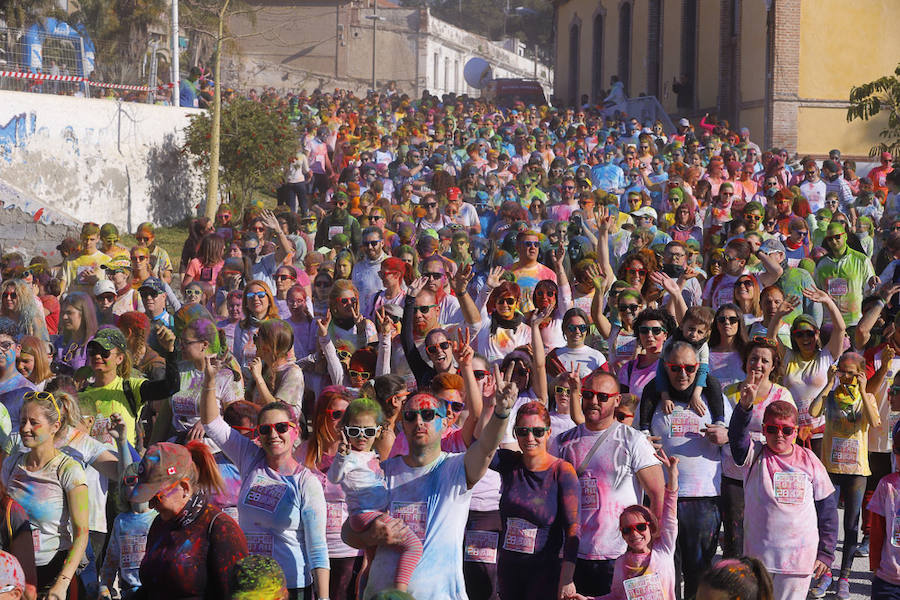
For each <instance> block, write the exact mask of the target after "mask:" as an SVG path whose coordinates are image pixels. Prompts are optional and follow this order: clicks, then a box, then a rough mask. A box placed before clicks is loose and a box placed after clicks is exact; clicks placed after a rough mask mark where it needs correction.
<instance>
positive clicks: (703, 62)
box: [696, 0, 721, 108]
mask: <svg viewBox="0 0 900 600" xmlns="http://www.w3.org/2000/svg"><path fill="white" fill-rule="evenodd" d="M720 12H721V6H720V5H719V0H699V2H698V3H697V20H698V24H697V69H696V73H697V107H698V108H711V107H714V106H716V104H717V102H718V99H719V55H720V52H719V25H720V23H719V13H720Z"/></svg>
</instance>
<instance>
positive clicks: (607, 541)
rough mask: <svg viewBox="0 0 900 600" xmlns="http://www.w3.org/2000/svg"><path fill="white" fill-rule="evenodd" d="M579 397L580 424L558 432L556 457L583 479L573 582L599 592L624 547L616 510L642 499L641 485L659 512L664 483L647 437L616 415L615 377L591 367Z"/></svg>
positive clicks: (581, 590)
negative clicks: (573, 466) (618, 419)
mask: <svg viewBox="0 0 900 600" xmlns="http://www.w3.org/2000/svg"><path fill="white" fill-rule="evenodd" d="M581 398H582V400H581V407H582V410H583V411H584V423H583V424H582V425H579V426H578V427H575V428H574V429H570V430H568V431H566V432H565V433H562V434H561V435H560V436H559V437H557V443H558V444H559V457H560V458H562V459H564V460H567V461H569V462H570V463H572V464H573V465H575V470H576V472H577V473H578V480H579V482H580V484H581V506H580V516H581V543H580V544H579V547H578V561H577V562H576V564H575V587H576V588H577V589H578V592H579V593H580V594H584V595H590V596H601V595H603V594H607V593H609V591H610V587H611V586H612V577H613V569H614V567H615V562H616V558H618V557H619V556H621V555H622V554H623V553H624V552H625V550H626V546H625V541H624V540H623V539H622V535H621V534H620V533H619V515H620V514H621V513H622V510H623V509H624V508H626V507H628V506H631V505H632V504H640V502H641V493H640V492H641V489H643V491H644V492H645V493H646V494H647V496H649V498H650V506H651V510H653V512H654V513H655V514H656V515H659V514H660V512H661V510H662V501H663V494H664V486H665V483H664V479H663V471H662V466H661V465H660V464H659V461H658V460H657V459H656V457H654V455H653V454H654V452H653V446H652V445H651V444H650V442H649V441H648V440H647V438H646V437H645V436H644V435H643V434H642V433H640V432H639V431H638V430H637V429H633V428H631V427H627V426H625V425H622V424H621V423H619V422H618V421H616V419H615V412H616V407H617V406H618V405H619V383H618V382H617V381H616V378H615V376H613V375H611V374H610V373H607V372H605V371H601V370H597V371H594V372H593V373H591V374H590V375H588V377H587V378H586V379H585V381H584V387H583V389H582V392H581ZM601 505H602V506H601Z"/></svg>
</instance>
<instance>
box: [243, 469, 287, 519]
mask: <svg viewBox="0 0 900 600" xmlns="http://www.w3.org/2000/svg"><path fill="white" fill-rule="evenodd" d="M287 487H288V486H287V484H286V483H281V482H280V481H275V480H274V479H270V478H268V477H266V476H265V475H263V474H261V473H260V474H258V475H257V476H256V480H255V481H254V482H253V485H251V486H250V489H249V490H247V495H246V497H245V498H244V504H245V505H247V506H253V507H255V508H259V509H261V510H264V511H266V512H275V507H276V506H278V503H279V502H281V498H282V497H283V496H284V494H285V493H286V492H287Z"/></svg>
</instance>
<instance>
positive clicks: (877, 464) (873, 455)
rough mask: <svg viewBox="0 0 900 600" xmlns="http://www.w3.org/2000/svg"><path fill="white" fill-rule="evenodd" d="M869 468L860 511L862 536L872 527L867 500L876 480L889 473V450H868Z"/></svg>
mask: <svg viewBox="0 0 900 600" xmlns="http://www.w3.org/2000/svg"><path fill="white" fill-rule="evenodd" d="M869 469H871V471H872V474H871V475H869V477H868V478H867V479H866V493H865V494H864V495H863V513H862V533H863V535H864V536H867V537H868V535H869V530H870V529H871V527H872V513H870V512H869V511H868V510H866V508H865V507H866V506H868V505H869V500H871V499H872V495H873V494H874V493H875V488H876V487H878V482H879V481H881V478H882V477H884V476H885V475H890V474H891V453H890V452H869Z"/></svg>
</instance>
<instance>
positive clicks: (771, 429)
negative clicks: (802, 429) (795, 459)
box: [763, 425, 797, 437]
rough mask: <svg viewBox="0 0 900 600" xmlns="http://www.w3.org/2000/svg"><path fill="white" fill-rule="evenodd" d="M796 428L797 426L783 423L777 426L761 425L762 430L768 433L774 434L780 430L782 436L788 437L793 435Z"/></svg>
mask: <svg viewBox="0 0 900 600" xmlns="http://www.w3.org/2000/svg"><path fill="white" fill-rule="evenodd" d="M796 430H797V428H796V427H794V426H793V425H783V426H781V427H779V426H778V425H765V426H764V427H763V431H765V432H766V433H768V434H769V435H775V434H777V433H778V432H779V431H780V432H781V433H782V435H784V437H789V436H792V435H794V431H796Z"/></svg>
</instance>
